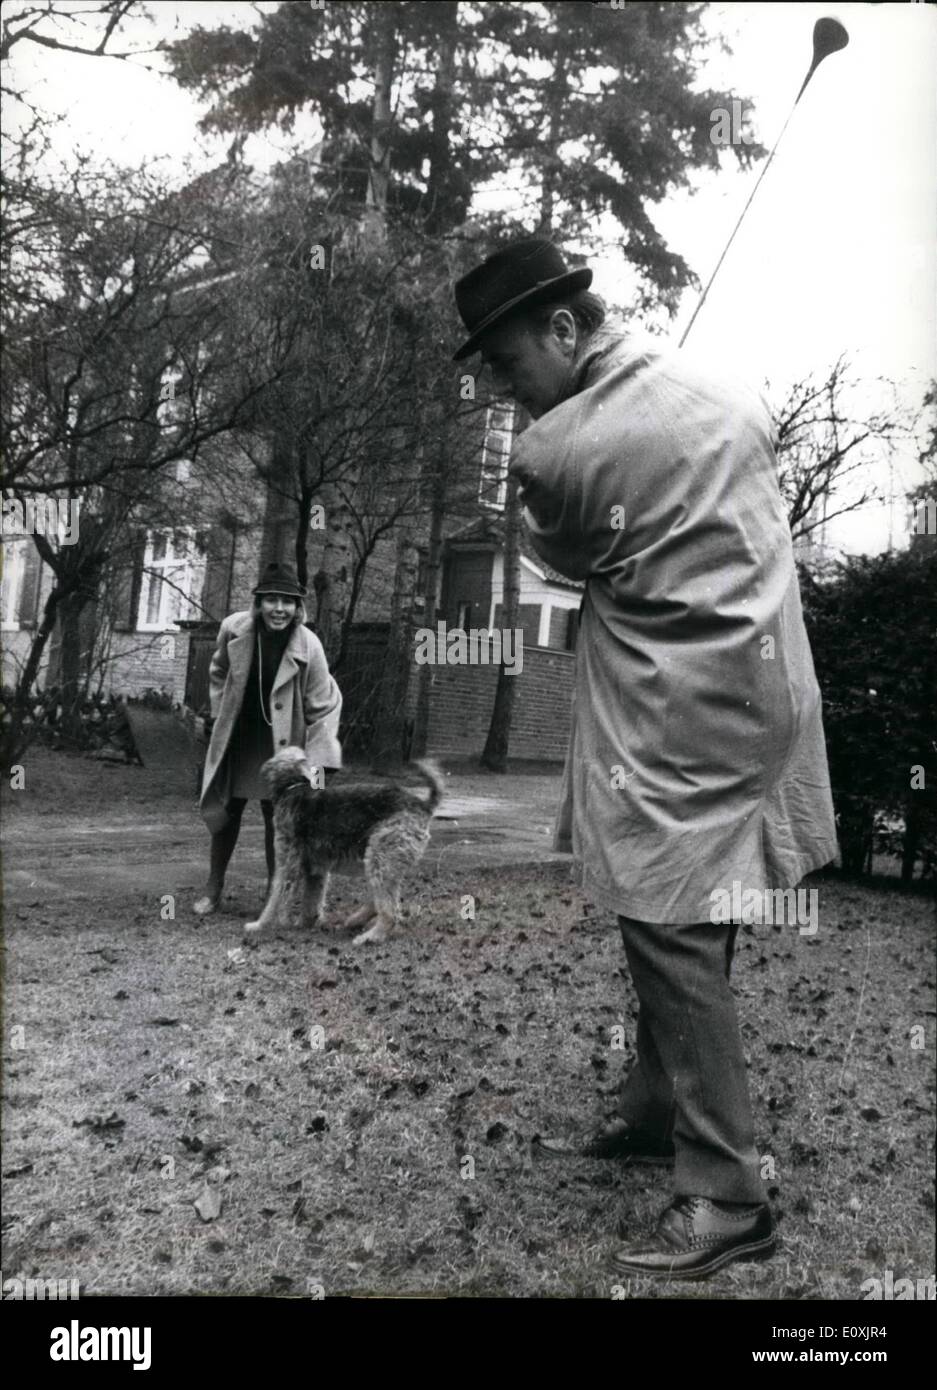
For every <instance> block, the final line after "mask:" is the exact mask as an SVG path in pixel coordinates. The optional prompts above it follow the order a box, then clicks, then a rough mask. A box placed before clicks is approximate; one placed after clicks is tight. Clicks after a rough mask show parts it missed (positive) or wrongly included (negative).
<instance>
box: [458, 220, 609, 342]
mask: <svg viewBox="0 0 937 1390" xmlns="http://www.w3.org/2000/svg"><path fill="white" fill-rule="evenodd" d="M591 284H592V271H591V270H590V269H589V268H588V266H581V267H580V268H579V269H578V270H567V268H566V263H565V261H564V260H563V257H562V256H561V255H560V252H559V251H558V249H557V248H556V247H555V246H554V245H553V243H552V242H551V241H545V240H544V238H543V237H525V238H524V239H523V240H522V241H512V242H511V243H510V244H509V245H508V246H505V247H504V248H503V249H502V250H500V251H495V252H494V254H493V255H491V256H489V257H488V259H487V260H484V261H482V263H481V265H479V266H476V267H475V269H474V270H470V271H469V273H468V274H467V275H463V276H462V279H461V280H457V281H456V286H455V301H456V306H457V307H458V310H459V313H460V314H461V316H462V322H463V323H464V324H465V326H466V328H467V329H468V331H469V333H470V334H471V337H470V338H469V339H468V341H467V342H464V343H463V344H462V346H461V347H460V348H459V350H458V352H456V353H454V354H453V358H452V360H453V362H461V361H462V359H463V357H468V356H470V355H471V353H473V352H475V351H476V350H477V348H478V343H479V339H480V338H481V337H482V336H483V335H484V334H485V333H487V332H488V331H489V330H490V329H492V328H494V326H495V324H497V323H500V322H501V320H502V319H503V318H505V317H506V316H507V315H508V314H511V313H513V312H514V311H515V310H516V309H518V308H520V307H521V306H522V305H527V304H530V305H534V304H543V303H546V302H547V301H549V300H551V299H554V298H555V297H556V296H557V294H574V293H575V292H576V291H577V290H587V289H588V288H589V286H590V285H591Z"/></svg>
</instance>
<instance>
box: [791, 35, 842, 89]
mask: <svg viewBox="0 0 937 1390" xmlns="http://www.w3.org/2000/svg"><path fill="white" fill-rule="evenodd" d="M848 42H849V34H848V32H847V30H846V26H845V24H840V22H839V20H838V19H833V18H832V17H831V16H830V15H827V16H825V17H824V18H823V19H818V20H817V22H816V24H815V25H814V26H813V61H812V62H811V64H810V68H809V70H808V72H807V76H806V77H805V78H804V83H803V86H802V87H801V89H800V91H799V92H798V93H797V100H798V101H800V99H801V97H802V96H803V94H804V90H805V88H806V86H807V83H808V82H809V81H810V79H811V77H812V76H813V74H814V73H815V72H816V70H817V68H818V67H819V66H820V64H821V63H822V62H823V59H824V58H828V57H829V56H830V54H831V53H838V52H839V50H840V49H841V48H845V47H846V45H847V43H848Z"/></svg>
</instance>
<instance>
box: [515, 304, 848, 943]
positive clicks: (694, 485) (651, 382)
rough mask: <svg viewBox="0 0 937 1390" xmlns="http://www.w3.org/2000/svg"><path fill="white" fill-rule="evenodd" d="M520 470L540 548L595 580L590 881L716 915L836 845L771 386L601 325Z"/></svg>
mask: <svg viewBox="0 0 937 1390" xmlns="http://www.w3.org/2000/svg"><path fill="white" fill-rule="evenodd" d="M511 472H512V474H514V475H516V476H517V477H518V479H519V480H520V482H521V484H522V491H521V501H522V503H523V504H524V507H525V512H524V516H525V520H526V522H527V524H528V527H529V531H530V539H531V542H532V544H533V545H534V547H535V548H536V550H537V551H538V553H539V554H540V555H541V556H542V557H543V558H544V559H545V560H546V561H547V562H548V563H549V564H550V565H552V566H553V567H554V568H556V569H558V570H559V571H560V572H561V573H562V574H565V575H568V576H569V577H570V578H574V579H581V580H584V581H585V584H586V592H585V598H584V601H583V606H582V613H581V623H580V628H579V638H578V643H577V653H576V663H577V664H576V693H575V700H574V703H573V719H572V730H571V734H570V742H569V751H568V756H567V762H566V768H565V773H564V781H563V791H562V797H561V807H560V812H559V817H558V821H557V830H556V839H555V846H556V848H557V849H561V850H567V851H570V850H571V851H572V852H573V853H574V854H575V855H577V856H578V857H579V858H581V860H582V864H583V885H584V887H585V889H586V891H587V892H588V894H589V896H590V897H591V898H592V899H593V900H594V901H595V902H597V903H599V904H601V905H602V906H604V907H606V908H608V909H609V910H611V911H612V912H615V913H617V914H620V915H623V916H627V917H632V918H636V919H638V920H641V921H647V922H682V923H688V922H707V921H710V920H715V919H714V918H713V917H712V916H711V913H712V911H713V906H714V903H715V902H717V901H721V902H724V901H725V899H723V898H721V897H719V896H717V897H714V896H713V895H714V893H717V890H719V891H720V892H727V893H729V894H730V895H731V894H732V891H733V883H734V882H735V881H737V882H738V883H739V884H740V885H741V890H747V889H754V890H757V891H762V890H764V889H766V888H787V887H792V886H794V885H796V884H797V883H798V882H799V881H800V879H801V878H802V877H803V875H804V874H805V873H808V872H809V871H810V870H812V869H815V868H819V867H820V866H822V865H824V864H827V863H828V862H829V861H830V860H831V859H832V858H833V857H834V855H835V854H836V833H835V826H834V819H833V805H832V799H831V795H830V785H829V774H828V771H827V759H826V745H825V742H824V737H823V725H822V718H821V706H820V692H819V688H818V686H817V681H816V677H815V675H814V667H813V659H812V656H811V653H810V647H809V644H808V641H807V634H806V630H805V628H804V623H803V615H802V610H801V602H800V590H799V587H798V582H797V574H796V570H795V568H794V559H793V550H792V544H791V536H790V528H789V526H788V522H787V518H786V516H785V513H784V508H783V504H782V500H781V495H780V491H779V487H778V480H777V461H776V457H775V452H774V429H773V425H772V423H771V419H770V417H769V414H768V412H767V409H766V407H765V405H764V402H763V401H762V400H761V399H760V397H759V396H758V395H757V394H756V393H755V392H753V391H750V390H749V389H748V388H746V387H744V386H742V385H740V384H739V383H737V382H732V381H728V380H721V379H720V378H719V377H718V375H716V374H713V373H711V372H709V371H708V370H705V371H704V370H701V369H700V368H699V367H697V366H694V365H693V364H692V361H691V360H690V359H689V358H687V357H684V356H683V355H682V354H679V353H674V352H673V351H669V350H666V349H664V350H662V349H661V346H660V345H659V344H653V343H651V342H649V341H648V340H645V341H644V342H639V341H637V340H635V339H631V338H628V337H626V336H624V335H622V334H621V333H614V332H609V331H608V330H600V332H599V333H598V334H597V335H594V337H593V339H592V341H591V342H590V344H589V345H588V348H587V351H586V354H585V356H584V358H583V361H582V365H581V368H579V369H578V375H577V376H576V378H575V380H574V383H573V393H572V394H570V395H569V396H568V397H567V399H565V400H564V401H563V402H562V403H561V404H560V405H558V406H556V407H554V409H552V410H551V411H549V412H548V413H547V414H546V415H544V416H542V417H541V418H540V420H538V421H536V422H535V423H534V424H532V425H531V426H530V427H529V428H528V429H527V430H526V431H524V432H523V433H522V434H521V436H520V437H519V439H518V441H517V444H516V446H515V451H514V456H513V459H512V463H511ZM616 508H617V509H619V510H617V511H616ZM622 509H623V510H622Z"/></svg>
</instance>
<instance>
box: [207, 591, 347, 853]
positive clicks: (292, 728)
mask: <svg viewBox="0 0 937 1390" xmlns="http://www.w3.org/2000/svg"><path fill="white" fill-rule="evenodd" d="M254 634H255V628H254V614H253V612H252V611H250V610H249V609H246V610H245V611H243V612H241V613H232V614H231V615H230V616H229V617H227V618H225V620H224V622H223V623H222V624H221V627H220V629H219V631H218V640H217V643H216V645H215V650H214V653H213V654H212V659H211V665H210V667H209V698H210V702H211V713H212V718H213V719H214V721H215V724H214V728H213V729H212V735H211V740H210V742H209V745H208V755H207V757H206V759H205V772H204V775H203V777H202V794H201V797H200V799H199V811H200V812H201V815H202V819H203V820H204V821H205V823H206V824H207V826H208V828H209V830H210V831H211V832H212V834H216V833H217V832H218V831H219V830H222V829H223V828H224V826H225V825H226V823H227V820H228V814H227V811H226V809H225V807H226V805H227V802H228V799H229V796H230V790H229V786H228V781H229V774H230V759H229V758H228V757H227V754H228V750H229V744H230V741H231V736H232V734H233V733H234V728H235V725H236V724H237V718H238V714H239V712H240V709H241V703H242V701H243V699H244V689H245V687H246V685H247V679H248V676H249V675H250V670H251V662H252V660H253V656H254V642H255V636H254ZM270 706H271V712H272V716H273V728H272V730H271V733H272V736H273V747H274V750H278V749H280V748H286V747H287V746H288V745H295V746H296V747H298V748H305V750H306V760H307V762H308V763H309V765H310V767H341V765H342V749H341V744H340V743H339V741H338V722H339V718H340V717H341V712H342V696H341V692H340V690H339V688H338V686H337V685H336V684H335V681H334V679H333V677H332V676H331V674H330V673H329V668H328V664H327V662H326V658H325V652H324V651H323V648H322V643H321V642H320V641H319V639H318V637H316V635H315V633H313V632H310V630H309V628H307V627H303V626H302V622H301V621H300V622H298V623H297V624H296V626H295V627H294V628H293V630H292V632H291V633H290V638H289V641H288V642H287V644H286V647H285V649H284V652H283V656H282V658H281V660H280V665H279V669H278V670H277V674H276V677H275V679H274V682H273V688H272V690H271V692H270Z"/></svg>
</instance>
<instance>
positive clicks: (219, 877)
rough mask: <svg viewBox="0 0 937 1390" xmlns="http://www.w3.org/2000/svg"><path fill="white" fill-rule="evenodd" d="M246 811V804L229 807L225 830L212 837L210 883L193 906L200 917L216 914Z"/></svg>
mask: <svg viewBox="0 0 937 1390" xmlns="http://www.w3.org/2000/svg"><path fill="white" fill-rule="evenodd" d="M243 811H244V802H243V801H241V802H240V805H238V804H237V803H234V804H233V805H231V806H229V807H228V823H227V825H226V826H225V827H224V829H223V830H219V831H217V832H216V833H215V834H214V835H212V837H211V861H210V867H209V870H208V882H207V883H206V885H205V892H204V893H203V894H202V896H201V897H200V898H199V899H198V901H197V902H196V903H194V904H193V907H192V911H193V912H195V913H196V914H197V915H198V916H199V917H207V916H208V915H209V914H210V913H212V912H214V911H215V910H216V909H217V907H218V904H219V902H220V901H221V894H222V892H223V890H224V879H225V872H226V871H227V868H228V864H229V862H230V859H231V856H232V854H233V853H234V847H235V845H236V844H237V842H238V835H239V834H240V832H241V815H242V813H243Z"/></svg>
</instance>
